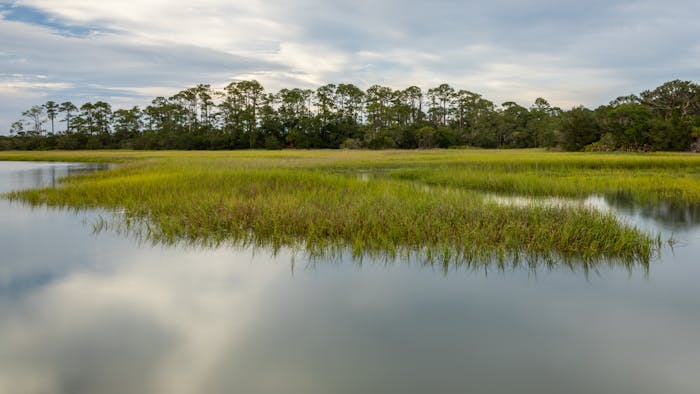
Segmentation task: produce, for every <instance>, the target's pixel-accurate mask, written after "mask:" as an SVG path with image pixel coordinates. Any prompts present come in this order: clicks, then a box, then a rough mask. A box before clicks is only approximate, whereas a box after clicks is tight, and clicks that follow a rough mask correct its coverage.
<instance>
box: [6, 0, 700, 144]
mask: <svg viewBox="0 0 700 394" xmlns="http://www.w3.org/2000/svg"><path fill="white" fill-rule="evenodd" d="M697 15H700V2H697V1H684V0H669V1H665V2H658V1H647V0H639V1H627V0H609V1H599V0H591V1H586V2H582V1H554V0H540V1H534V0H520V1H516V0H492V1H488V2H483V1H449V0H437V1H432V2H425V1H412V0H404V1H399V0H384V1H381V0H375V1H369V0H357V1H352V2H349V1H346V0H342V1H340V0H326V1H310V0H297V1H281V0H264V1H263V0H246V1H227V0H201V1H196V2H195V1H180V0H168V1H166V0H157V1H148V0H121V1H118V2H117V1H106V0H105V1H95V0H17V1H0V104H1V105H0V132H3V131H5V130H7V129H8V128H9V125H10V123H11V122H12V121H14V120H16V119H17V118H18V117H19V115H20V112H21V111H22V110H24V109H26V108H28V107H30V106H31V105H32V104H40V103H44V102H46V101H47V100H54V101H59V102H61V101H66V100H71V101H73V102H74V103H76V104H80V103H82V102H85V101H94V100H106V101H109V102H111V103H113V104H114V105H115V106H117V107H120V106H123V107H128V106H131V105H145V104H148V103H149V102H150V100H151V99H152V98H153V97H155V96H157V95H164V96H169V95H172V94H174V93H176V92H177V91H179V90H181V89H183V88H186V87H189V86H192V85H195V84H197V83H211V84H213V86H215V87H222V86H224V85H226V84H227V83H228V82H231V81H233V80H240V79H249V78H255V79H257V80H259V81H261V82H262V83H263V85H264V86H265V87H266V88H267V89H268V90H271V91H276V90H277V89H279V88H281V87H309V88H314V87H317V86H319V85H321V84H324V83H328V82H334V83H340V82H344V83H354V84H357V85H358V86H360V87H362V88H367V87H369V86H370V85H372V84H374V83H379V84H383V85H388V86H390V87H393V88H404V87H407V86H410V85H414V84H415V85H418V86H421V87H422V88H426V89H427V88H429V87H432V86H436V85H438V84H440V83H442V82H447V83H450V84H451V85H452V86H454V87H456V88H460V89H468V90H471V91H475V92H479V93H482V94H484V95H485V96H486V97H487V98H490V99H492V100H493V101H495V102H496V103H500V102H503V101H507V100H515V101H517V102H518V103H520V104H522V105H525V106H529V105H531V104H532V102H533V101H534V99H535V98H537V97H539V96H541V97H545V98H546V99H548V100H549V101H550V102H551V103H552V104H553V105H557V106H561V107H563V108H569V107H571V106H573V105H578V104H583V105H587V106H590V107H595V106H597V105H600V104H605V103H607V102H608V101H610V100H611V99H614V98H615V97H616V96H618V95H623V94H629V93H638V92H640V91H642V90H645V89H651V88H654V87H656V86H658V85H660V84H661V83H663V82H666V81H669V80H673V79H683V80H692V81H696V82H698V81H700V23H697Z"/></svg>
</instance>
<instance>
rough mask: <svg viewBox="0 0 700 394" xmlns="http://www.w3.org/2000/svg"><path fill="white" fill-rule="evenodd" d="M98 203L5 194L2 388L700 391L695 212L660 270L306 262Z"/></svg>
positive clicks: (1, 206) (0, 270)
mask: <svg viewBox="0 0 700 394" xmlns="http://www.w3.org/2000/svg"><path fill="white" fill-rule="evenodd" d="M18 171H19V170H18ZM47 176H48V175H47ZM10 178H12V177H10ZM6 179H8V177H7V172H5V173H3V170H2V164H1V163H0V188H2V187H5V188H7V187H8V186H7V184H5V185H3V182H4V181H5V180H6ZM12 179H17V178H16V177H14V178H12ZM22 182H28V181H27V180H26V177H25V180H24V181H22ZM29 186H31V185H25V186H23V187H29ZM5 190H7V189H5ZM100 216H102V217H105V218H106V217H108V216H109V215H108V214H107V213H105V212H83V213H80V214H79V215H76V214H75V213H72V212H66V211H57V210H51V209H45V208H39V209H30V208H28V207H25V206H22V205H20V204H10V203H8V202H6V201H1V200H0V248H1V249H0V250H1V251H2V258H1V259H0V284H2V286H5V285H8V284H13V283H14V284H15V285H10V286H5V287H3V288H4V289H5V290H6V291H2V292H0V332H2V335H0V349H2V351H1V352H0V388H1V389H0V392H8V393H25V392H26V393H44V392H46V393H95V392H99V393H124V392H128V393H161V392H165V393H175V394H177V393H193V392H205V393H230V392H240V393H280V392H284V393H292V394H295V393H341V394H342V393H364V392H400V393H426V392H441V393H464V392H475V393H513V392H518V393H562V392H567V393H618V392H622V393H628V392H634V393H641V394H645V393H660V392H663V393H692V392H700V381H698V379H697V371H696V370H697V362H698V359H700V342H698V341H697V340H696V337H697V327H698V326H700V310H698V308H697V299H698V298H699V297H700V289H698V286H697V285H696V282H697V277H698V276H699V275H700V265H699V264H697V262H696V260H697V255H698V253H699V252H700V242H699V241H700V231H698V228H697V227H695V228H692V229H690V228H688V229H685V230H682V231H679V232H678V237H679V238H681V240H683V241H684V244H685V245H688V246H685V247H681V248H678V249H677V250H675V252H674V254H672V255H671V254H665V255H663V256H662V258H661V260H660V261H658V262H656V263H654V264H651V265H650V266H649V271H650V275H649V277H648V278H647V279H645V278H644V277H643V275H630V272H628V270H627V269H626V268H624V267H623V266H620V265H618V264H610V265H607V264H601V265H599V266H597V268H598V269H599V270H600V271H601V275H600V276H593V277H591V278H589V279H588V280H586V279H583V278H582V276H581V275H579V274H577V273H572V272H570V271H569V270H568V269H556V267H554V268H553V269H551V270H539V272H538V273H537V275H532V272H531V271H530V270H529V269H521V268H513V269H512V270H506V271H503V272H495V275H488V276H486V275H481V274H478V275H475V274H473V273H471V272H470V271H468V270H467V272H464V270H457V269H453V270H451V271H450V275H443V274H442V270H441V269H437V270H435V271H437V272H434V270H431V269H424V268H423V267H421V266H420V260H411V259H409V260H407V261H405V260H402V259H401V258H397V261H396V262H395V263H388V262H385V261H377V260H373V259H371V258H366V259H365V260H364V261H363V262H362V264H361V265H358V264H352V263H351V260H352V256H348V255H342V256H340V257H338V258H337V260H335V261H334V264H328V262H327V261H325V260H324V259H323V258H322V257H318V258H317V259H316V260H309V259H307V258H306V257H304V256H296V258H295V259H294V260H295V262H296V265H297V268H296V269H295V270H294V272H293V274H292V273H291V272H290V266H289V264H288V263H289V261H290V260H292V256H293V252H292V251H290V250H287V249H284V248H281V249H279V250H277V253H272V252H271V251H269V250H266V249H264V248H263V249H257V250H256V249H255V248H254V247H252V246H250V247H244V248H232V247H228V246H221V247H218V248H216V247H213V245H211V246H212V247H210V248H200V247H197V246H186V245H176V246H166V245H162V244H161V245H158V246H152V245H151V244H150V243H148V242H146V243H144V244H138V243H136V242H134V241H133V239H131V238H129V237H123V236H120V235H118V234H116V233H114V232H110V231H106V232H101V233H99V234H93V233H92V231H91V228H90V226H86V225H85V223H95V222H97V221H99V219H98V218H99V217H100ZM404 262H405V263H404ZM438 267H439V265H438ZM557 267H559V266H557ZM304 268H309V269H304ZM633 274H634V272H633Z"/></svg>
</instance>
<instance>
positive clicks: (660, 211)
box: [605, 193, 700, 229]
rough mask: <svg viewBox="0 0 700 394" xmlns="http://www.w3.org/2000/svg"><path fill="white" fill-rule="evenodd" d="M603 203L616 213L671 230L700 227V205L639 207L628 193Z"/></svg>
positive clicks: (607, 198)
mask: <svg viewBox="0 0 700 394" xmlns="http://www.w3.org/2000/svg"><path fill="white" fill-rule="evenodd" d="M605 202H606V203H607V204H608V205H610V206H611V207H613V208H614V209H615V210H616V211H618V212H620V213H622V214H624V215H627V216H632V217H635V216H636V217H641V218H644V219H649V220H653V221H654V222H656V223H658V224H661V225H663V226H666V227H669V228H673V229H691V228H693V227H697V226H698V225H700V205H678V204H669V203H664V202H659V203H657V204H653V205H652V204H645V205H640V204H637V203H635V202H634V199H633V197H632V196H631V195H630V194H629V193H617V194H614V195H609V196H606V197H605Z"/></svg>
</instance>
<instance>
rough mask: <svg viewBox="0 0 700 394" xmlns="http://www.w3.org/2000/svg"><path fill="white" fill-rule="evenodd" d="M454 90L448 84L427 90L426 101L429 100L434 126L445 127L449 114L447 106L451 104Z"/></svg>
mask: <svg viewBox="0 0 700 394" xmlns="http://www.w3.org/2000/svg"><path fill="white" fill-rule="evenodd" d="M454 94H455V90H454V89H453V88H452V87H451V86H450V85H448V84H446V83H443V84H441V85H440V86H438V87H436V88H432V89H428V100H430V109H429V110H428V112H429V113H430V114H431V120H432V121H433V123H434V124H435V125H442V126H447V116H448V114H449V111H448V105H449V104H450V103H451V102H452V98H453V97H454Z"/></svg>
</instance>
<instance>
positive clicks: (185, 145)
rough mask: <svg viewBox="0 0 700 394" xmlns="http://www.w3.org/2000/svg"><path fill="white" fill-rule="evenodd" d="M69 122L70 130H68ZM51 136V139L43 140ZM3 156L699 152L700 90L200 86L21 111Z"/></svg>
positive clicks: (3, 140) (684, 85)
mask: <svg viewBox="0 0 700 394" xmlns="http://www.w3.org/2000/svg"><path fill="white" fill-rule="evenodd" d="M61 124H63V125H62V126H61ZM47 129H48V130H47ZM10 134H11V136H10V137H4V136H0V150H10V149H16V150H45V149H68V150H74V149H105V148H110V149H118V148H128V149H200V150H208V149H210V150H217V149H250V148H252V149H271V150H274V149H282V148H302V149H309V148H333V149H335V148H339V147H342V148H350V149H355V148H369V149H389V148H399V149H413V148H448V147H452V146H473V147H480V148H534V147H546V148H558V149H563V150H568V151H578V150H595V151H658V150H663V151H687V150H700V86H698V85H697V84H695V83H693V82H690V81H680V80H676V81H671V82H667V83H665V84H663V85H661V86H659V87H657V88H656V89H653V90H647V91H644V92H642V93H640V95H639V96H636V95H629V96H622V97H618V98H617V99H615V100H613V101H612V102H610V103H609V104H608V105H603V106H600V107H598V108H596V109H595V110H590V109H587V108H583V107H575V108H572V109H570V110H562V109H560V108H557V107H552V106H551V105H550V104H549V103H548V102H547V100H545V99H543V98H537V99H536V100H535V102H534V103H533V104H532V105H531V106H530V107H529V108H526V107H523V106H521V105H519V104H517V103H515V102H512V101H507V102H504V103H502V104H500V105H497V104H495V103H494V102H492V101H490V100H488V99H486V98H484V97H482V96H481V95H480V94H477V93H474V92H470V91H468V90H456V89H454V88H452V87H451V86H450V85H448V84H441V85H439V86H437V87H434V88H431V89H428V90H427V92H423V91H422V90H421V89H420V88H419V87H417V86H411V87H408V88H406V89H396V90H394V89H391V88H389V87H386V86H379V85H374V86H371V87H369V88H368V89H367V90H364V91H363V90H361V89H359V88H358V87H356V86H355V85H352V84H339V85H335V84H328V85H324V86H321V87H319V88H318V89H316V90H315V91H313V90H310V89H296V88H295V89H281V90H280V91H279V92H277V93H274V94H273V93H267V92H265V89H264V88H263V86H262V85H261V84H260V83H258V82H257V81H239V82H234V83H231V84H229V85H228V86H226V87H225V88H224V89H223V90H221V91H219V90H216V89H212V87H211V86H210V85H197V86H195V87H192V88H189V89H185V90H183V91H181V92H179V93H177V94H175V95H174V96H172V97H169V98H165V97H157V98H155V99H154V100H153V101H152V102H151V105H149V106H147V107H146V108H143V109H141V108H139V107H132V108H130V109H125V108H121V109H116V110H113V109H112V106H111V105H110V104H109V103H106V102H103V101H98V102H95V103H90V102H88V103H84V104H82V105H80V107H79V108H78V107H77V106H76V105H74V104H73V103H71V102H69V101H67V102H64V103H62V104H58V103H56V102H53V101H49V102H47V103H45V104H43V105H35V106H33V107H31V108H30V109H28V110H27V111H24V112H23V113H22V118H21V119H20V120H18V121H17V122H15V123H14V124H13V125H12V127H11V130H10Z"/></svg>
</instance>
